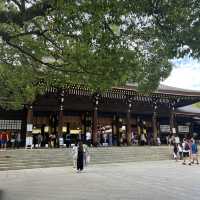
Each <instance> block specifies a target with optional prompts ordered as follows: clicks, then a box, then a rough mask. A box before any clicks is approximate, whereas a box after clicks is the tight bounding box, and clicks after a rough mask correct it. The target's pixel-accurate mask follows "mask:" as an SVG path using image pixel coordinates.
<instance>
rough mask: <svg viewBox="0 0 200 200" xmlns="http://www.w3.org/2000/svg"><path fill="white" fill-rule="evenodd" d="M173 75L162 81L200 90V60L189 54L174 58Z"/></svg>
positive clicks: (175, 85) (171, 84) (166, 83)
mask: <svg viewBox="0 0 200 200" xmlns="http://www.w3.org/2000/svg"><path fill="white" fill-rule="evenodd" d="M172 62H173V65H174V67H173V70H172V72H171V75H170V76H169V77H168V78H167V79H166V80H165V81H164V82H163V83H162V84H165V85H169V86H174V87H179V88H184V89H192V90H200V61H199V62H198V60H194V59H193V58H191V57H189V56H185V57H184V58H182V59H174V60H173V61H172Z"/></svg>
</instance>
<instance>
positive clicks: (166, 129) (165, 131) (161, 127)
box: [160, 125, 170, 133]
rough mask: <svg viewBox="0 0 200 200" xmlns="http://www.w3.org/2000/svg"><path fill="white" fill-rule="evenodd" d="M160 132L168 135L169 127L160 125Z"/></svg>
mask: <svg viewBox="0 0 200 200" xmlns="http://www.w3.org/2000/svg"><path fill="white" fill-rule="evenodd" d="M160 132H162V133H170V125H160Z"/></svg>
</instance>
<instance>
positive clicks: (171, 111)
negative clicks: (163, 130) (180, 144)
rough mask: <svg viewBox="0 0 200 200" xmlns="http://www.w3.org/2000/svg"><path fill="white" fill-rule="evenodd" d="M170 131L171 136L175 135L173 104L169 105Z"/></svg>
mask: <svg viewBox="0 0 200 200" xmlns="http://www.w3.org/2000/svg"><path fill="white" fill-rule="evenodd" d="M170 109H171V110H170V130H171V133H172V134H173V135H175V134H176V129H175V122H174V118H175V113H174V109H175V108H174V103H172V104H171V105H170Z"/></svg>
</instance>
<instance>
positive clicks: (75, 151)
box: [72, 144, 78, 168]
mask: <svg viewBox="0 0 200 200" xmlns="http://www.w3.org/2000/svg"><path fill="white" fill-rule="evenodd" d="M77 156H78V147H77V144H73V146H72V159H73V167H74V168H76V167H77Z"/></svg>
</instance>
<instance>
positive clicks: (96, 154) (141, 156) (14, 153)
mask: <svg viewBox="0 0 200 200" xmlns="http://www.w3.org/2000/svg"><path fill="white" fill-rule="evenodd" d="M71 152H72V151H71V149H28V150H25V149H19V150H7V151H0V170H1V171H3V170H13V169H29V168H44V167H59V166H69V165H70V166H72V163H73V162H72V153H71ZM89 152H90V155H91V164H106V163H119V162H135V161H146V160H168V159H170V157H171V153H170V149H169V148H168V147H167V146H165V147H149V146H147V147H138V146H134V147H103V148H90V149H89Z"/></svg>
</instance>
